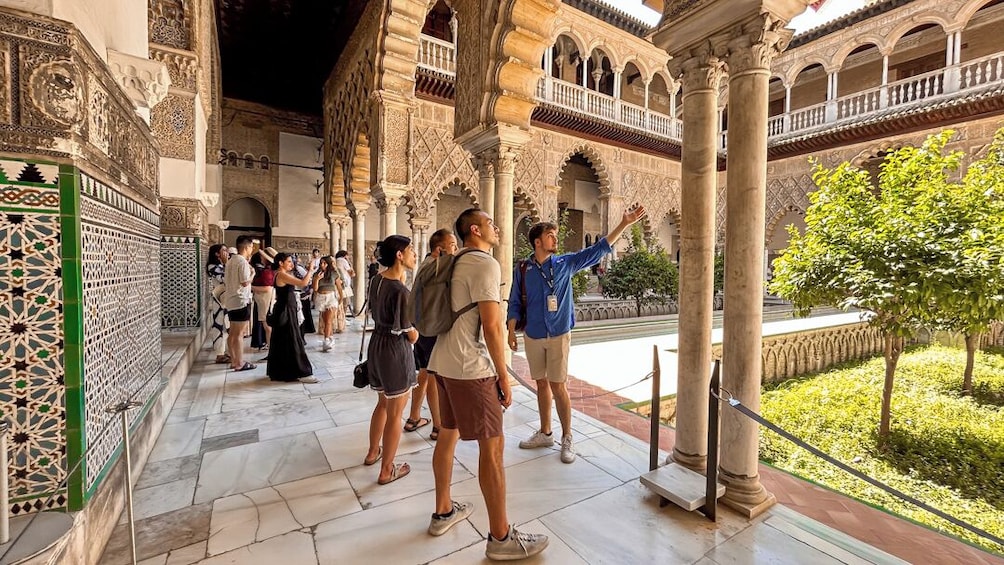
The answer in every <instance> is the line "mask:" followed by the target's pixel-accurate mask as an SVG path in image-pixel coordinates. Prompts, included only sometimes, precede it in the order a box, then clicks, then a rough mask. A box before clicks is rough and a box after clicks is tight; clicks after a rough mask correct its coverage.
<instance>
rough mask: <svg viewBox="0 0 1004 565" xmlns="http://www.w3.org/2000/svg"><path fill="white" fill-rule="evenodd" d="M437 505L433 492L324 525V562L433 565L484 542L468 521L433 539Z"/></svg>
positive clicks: (319, 532) (318, 534)
mask: <svg viewBox="0 0 1004 565" xmlns="http://www.w3.org/2000/svg"><path fill="white" fill-rule="evenodd" d="M402 480H406V479H402ZM434 506H435V495H434V494H433V493H432V492H427V493H424V494H421V495H418V496H413V497H410V498H406V499H404V500H397V501H395V502H392V503H390V504H386V505H384V506H379V507H376V508H373V509H370V510H363V511H362V512H356V513H355V514H350V515H348V516H344V517H342V518H338V519H337V520H331V521H329V522H323V523H322V524H320V525H319V526H317V528H316V529H315V531H314V543H315V545H316V546H317V557H318V562H319V563H325V564H336V563H338V564H340V563H346V564H349V563H352V564H355V563H381V564H383V563H386V564H394V565H399V564H401V565H404V564H419V563H428V562H429V561H432V560H434V559H437V558H440V557H444V556H446V555H449V554H451V553H454V552H456V551H457V550H460V549H462V548H465V547H467V546H469V545H471V544H474V543H476V542H479V541H481V540H482V539H483V538H482V537H481V535H480V534H478V532H477V531H476V530H475V529H474V528H473V527H472V526H471V524H470V522H468V521H464V522H461V523H459V524H457V525H456V526H454V527H453V528H451V529H450V531H448V532H446V533H445V534H443V535H442V536H439V537H433V536H430V535H429V534H428V532H427V529H428V527H429V517H430V515H431V513H432V510H433V508H434ZM375 548H379V553H378V554H376V553H375V551H374V550H375ZM287 563H288V562H287Z"/></svg>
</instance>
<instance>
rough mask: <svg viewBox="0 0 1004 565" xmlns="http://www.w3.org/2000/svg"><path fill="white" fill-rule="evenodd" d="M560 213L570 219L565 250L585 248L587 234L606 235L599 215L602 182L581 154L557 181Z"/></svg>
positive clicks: (571, 162) (567, 165)
mask: <svg viewBox="0 0 1004 565" xmlns="http://www.w3.org/2000/svg"><path fill="white" fill-rule="evenodd" d="M558 188H559V192H558V213H559V217H560V214H566V215H567V219H566V222H567V228H568V229H567V233H566V234H565V240H564V250H565V251H578V250H580V249H582V248H583V247H585V243H586V239H585V238H586V234H587V233H591V234H596V233H601V232H602V231H603V218H602V217H601V215H600V179H599V177H598V176H597V174H596V169H595V168H594V167H593V164H592V163H591V162H590V161H589V159H588V158H586V156H585V155H583V154H582V153H576V154H574V155H572V156H571V157H569V158H568V160H567V161H565V165H564V167H562V169H561V175H560V176H559V177H558Z"/></svg>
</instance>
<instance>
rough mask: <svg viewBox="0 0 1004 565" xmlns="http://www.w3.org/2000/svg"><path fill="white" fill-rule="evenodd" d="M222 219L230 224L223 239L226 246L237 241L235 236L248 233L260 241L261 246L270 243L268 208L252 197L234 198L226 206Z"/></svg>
mask: <svg viewBox="0 0 1004 565" xmlns="http://www.w3.org/2000/svg"><path fill="white" fill-rule="evenodd" d="M224 219H225V220H226V221H228V222H230V226H229V227H228V228H227V230H226V232H225V233H224V236H223V239H224V241H225V242H226V244H227V245H228V246H231V247H232V246H233V245H235V244H236V243H237V238H238V237H240V236H242V235H249V236H251V237H253V238H255V239H257V240H259V241H260V246H261V247H268V246H269V245H272V219H271V217H270V215H269V213H268V208H266V207H265V205H264V204H262V203H261V202H259V201H258V200H255V199H254V198H241V199H239V200H235V201H234V202H233V203H231V204H230V206H229V207H228V208H227V211H226V214H225V215H224Z"/></svg>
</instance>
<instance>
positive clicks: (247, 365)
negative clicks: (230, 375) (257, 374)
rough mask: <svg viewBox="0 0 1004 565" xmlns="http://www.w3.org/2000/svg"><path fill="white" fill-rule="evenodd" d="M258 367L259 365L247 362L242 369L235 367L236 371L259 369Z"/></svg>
mask: <svg viewBox="0 0 1004 565" xmlns="http://www.w3.org/2000/svg"><path fill="white" fill-rule="evenodd" d="M257 368H258V366H257V365H252V364H251V363H248V362H245V363H244V365H243V366H241V368H240V369H234V372H240V371H253V370H255V369H257Z"/></svg>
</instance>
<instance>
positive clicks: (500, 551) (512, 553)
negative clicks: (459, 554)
mask: <svg viewBox="0 0 1004 565" xmlns="http://www.w3.org/2000/svg"><path fill="white" fill-rule="evenodd" d="M546 547H547V536H545V535H541V534H524V533H523V532H520V531H517V530H516V526H510V527H509V535H507V536H506V538H505V539H504V540H502V541H499V540H497V539H495V538H493V537H492V535H491V533H489V534H488V547H487V548H486V549H485V557H487V558H488V559H491V560H493V561H515V560H517V559H526V558H527V557H530V556H531V555H537V554H538V553H540V552H541V551H544V549H545V548H546Z"/></svg>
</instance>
